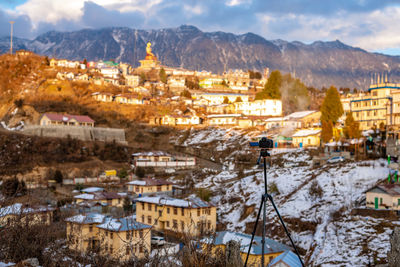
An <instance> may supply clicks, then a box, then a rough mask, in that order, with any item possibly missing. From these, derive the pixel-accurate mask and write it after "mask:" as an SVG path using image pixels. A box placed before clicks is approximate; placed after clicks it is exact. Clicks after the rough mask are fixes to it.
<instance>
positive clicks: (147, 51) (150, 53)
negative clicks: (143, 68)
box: [146, 42, 155, 58]
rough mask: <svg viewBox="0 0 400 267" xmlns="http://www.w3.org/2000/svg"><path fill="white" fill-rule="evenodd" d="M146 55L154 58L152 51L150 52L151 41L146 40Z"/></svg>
mask: <svg viewBox="0 0 400 267" xmlns="http://www.w3.org/2000/svg"><path fill="white" fill-rule="evenodd" d="M146 57H149V58H155V56H154V54H153V52H151V43H150V42H148V43H147V46H146Z"/></svg>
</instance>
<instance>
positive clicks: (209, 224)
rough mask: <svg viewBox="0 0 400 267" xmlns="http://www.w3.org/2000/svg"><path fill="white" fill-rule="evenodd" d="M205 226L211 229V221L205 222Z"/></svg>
mask: <svg viewBox="0 0 400 267" xmlns="http://www.w3.org/2000/svg"><path fill="white" fill-rule="evenodd" d="M207 228H208V229H211V221H208V223H207Z"/></svg>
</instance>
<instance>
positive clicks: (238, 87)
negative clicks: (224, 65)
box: [224, 70, 250, 92]
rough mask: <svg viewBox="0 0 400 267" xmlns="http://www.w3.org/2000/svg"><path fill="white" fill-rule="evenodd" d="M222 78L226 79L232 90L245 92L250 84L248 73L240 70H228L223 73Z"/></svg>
mask: <svg viewBox="0 0 400 267" xmlns="http://www.w3.org/2000/svg"><path fill="white" fill-rule="evenodd" d="M224 78H225V79H226V80H227V85H228V86H229V88H231V89H232V90H233V91H243V92H247V91H248V90H249V86H250V74H249V73H248V72H247V71H242V70H229V71H228V72H227V73H224Z"/></svg>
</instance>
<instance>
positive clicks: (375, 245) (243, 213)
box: [171, 129, 399, 266]
mask: <svg viewBox="0 0 400 267" xmlns="http://www.w3.org/2000/svg"><path fill="white" fill-rule="evenodd" d="M257 134H259V133H257V132H246V131H238V130H232V129H225V130H223V129H220V130H216V129H205V130H201V131H192V132H191V133H190V134H187V132H185V133H181V135H179V136H177V138H176V139H174V140H171V142H173V143H175V144H176V145H178V146H179V147H181V148H182V149H184V150H189V151H199V153H207V151H210V152H211V151H212V153H213V154H212V155H209V156H210V158H211V159H214V160H216V161H218V162H221V163H222V164H223V169H224V170H223V171H221V172H215V171H212V170H209V169H203V170H202V171H199V172H197V173H196V174H195V175H194V181H193V184H194V186H195V187H196V188H207V189H208V190H210V194H211V201H212V202H213V203H214V204H215V205H216V206H217V207H218V214H219V216H218V221H219V223H220V224H221V225H220V227H223V228H222V229H224V227H226V229H229V230H236V231H244V232H247V233H251V231H252V229H253V226H254V221H255V219H256V215H257V209H258V207H259V201H260V198H261V194H262V191H263V182H264V178H263V173H262V169H260V168H258V167H257V166H255V163H256V161H257V157H258V152H257V150H255V149H252V150H250V149H249V148H248V140H249V139H250V138H251V137H252V136H256V135H257ZM211 147H212V148H214V149H212V150H211V149H210V148H211ZM200 151H201V152H200ZM204 151H206V152H204ZM278 152H279V151H274V150H273V151H272V153H273V156H272V159H271V166H270V167H269V168H268V172H267V175H268V183H269V192H270V193H272V194H273V195H274V200H275V203H276V205H277V206H278V209H279V211H280V213H281V215H282V217H283V218H284V221H285V222H286V223H287V226H288V228H289V230H290V232H291V234H292V236H293V238H294V240H295V242H296V243H297V244H298V246H299V247H300V250H301V252H302V255H303V257H304V259H305V260H306V262H307V263H306V265H307V266H367V265H368V264H369V263H371V264H372V265H376V264H378V263H379V264H381V263H386V256H387V252H388V251H389V249H390V244H389V236H390V234H391V233H392V229H393V228H394V227H395V226H398V225H399V222H398V221H397V220H396V219H395V220H391V219H390V218H373V217H365V216H359V215H353V213H352V209H353V208H357V207H362V206H363V204H362V203H363V201H365V196H364V191H365V190H367V189H369V188H370V187H372V186H373V185H375V184H376V183H378V182H380V181H382V180H383V179H385V177H386V176H387V174H388V168H387V166H386V162H385V161H384V160H377V161H360V162H346V163H342V164H338V165H327V166H324V167H319V168H313V167H312V166H311V155H312V153H313V151H312V150H311V151H302V150H293V151H291V152H290V153H283V154H278ZM267 209H268V212H267V216H268V219H267V222H268V224H267V235H268V236H271V237H273V238H276V239H278V240H281V241H282V242H284V243H286V244H287V245H289V244H290V243H289V240H288V239H287V237H286V235H285V233H284V231H283V229H282V227H281V226H280V224H279V222H278V218H277V216H276V214H275V213H274V212H273V208H272V206H271V204H270V203H269V202H268V203H267ZM371 215H372V214H371ZM260 222H261V221H260ZM258 233H259V234H260V233H261V228H260V227H259V228H258Z"/></svg>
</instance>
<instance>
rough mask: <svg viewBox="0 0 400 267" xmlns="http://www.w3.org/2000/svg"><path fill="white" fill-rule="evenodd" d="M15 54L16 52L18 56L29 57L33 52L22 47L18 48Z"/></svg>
mask: <svg viewBox="0 0 400 267" xmlns="http://www.w3.org/2000/svg"><path fill="white" fill-rule="evenodd" d="M15 54H16V55H17V56H22V57H27V56H31V55H33V52H32V51H27V50H23V49H20V50H17V51H16V52H15Z"/></svg>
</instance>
